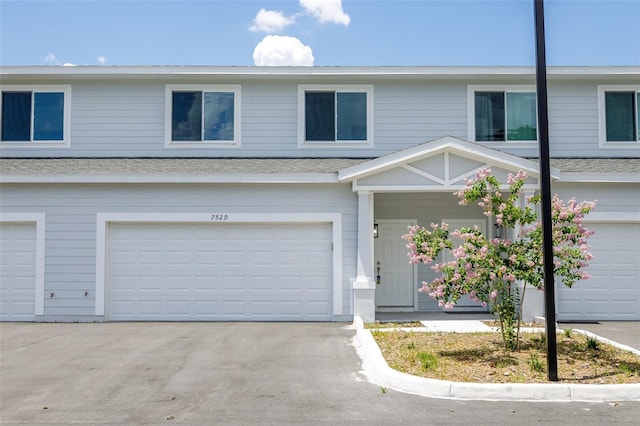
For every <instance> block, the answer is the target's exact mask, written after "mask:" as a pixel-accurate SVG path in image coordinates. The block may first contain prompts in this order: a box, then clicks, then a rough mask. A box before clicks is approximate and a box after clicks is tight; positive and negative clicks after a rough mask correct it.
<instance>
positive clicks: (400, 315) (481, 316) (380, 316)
mask: <svg viewBox="0 0 640 426" xmlns="http://www.w3.org/2000/svg"><path fill="white" fill-rule="evenodd" d="M490 319H493V316H492V315H491V314H490V313H489V312H376V322H383V323H384V322H413V321H447V320H449V321H458V320H478V321H484V320H490Z"/></svg>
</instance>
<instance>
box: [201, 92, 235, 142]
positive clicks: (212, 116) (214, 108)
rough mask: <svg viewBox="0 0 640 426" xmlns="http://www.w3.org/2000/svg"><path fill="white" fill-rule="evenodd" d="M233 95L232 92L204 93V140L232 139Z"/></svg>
mask: <svg viewBox="0 0 640 426" xmlns="http://www.w3.org/2000/svg"><path fill="white" fill-rule="evenodd" d="M233 97H234V94H233V93H232V92H223V93H217V92H208V93H205V94H204V139H205V140H208V141H232V140H233Z"/></svg>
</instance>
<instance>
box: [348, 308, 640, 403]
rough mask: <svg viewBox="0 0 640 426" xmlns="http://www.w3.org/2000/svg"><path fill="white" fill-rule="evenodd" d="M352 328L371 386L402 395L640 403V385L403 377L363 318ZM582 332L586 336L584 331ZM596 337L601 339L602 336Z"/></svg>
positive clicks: (354, 341) (355, 322) (490, 399)
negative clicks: (385, 357)
mask: <svg viewBox="0 0 640 426" xmlns="http://www.w3.org/2000/svg"><path fill="white" fill-rule="evenodd" d="M352 328H354V329H355V330H356V335H355V336H354V338H353V340H352V343H353V345H354V347H355V348H356V351H357V353H358V355H359V356H360V359H361V360H362V367H361V368H362V369H361V373H362V374H363V375H364V376H365V377H366V378H367V379H368V380H369V382H371V383H373V384H376V385H378V386H381V387H385V388H388V389H393V390H396V391H399V392H404V393H410V394H414V395H420V396H425V397H430V398H444V399H461V400H484V401H536V402H570V401H576V402H577V401H580V402H614V401H615V402H618V401H640V384H620V385H597V384H594V385H591V384H564V383H562V384H560V383H559V384H556V383H531V384H526V383H513V384H502V383H465V382H450V381H445V380H435V379H427V378H423V377H417V376H413V375H411V374H406V373H401V372H399V371H397V370H394V369H392V368H391V367H389V365H388V364H387V362H386V360H385V359H384V357H383V356H382V352H381V351H380V348H379V347H378V344H377V343H376V341H375V340H374V338H373V336H372V335H371V331H370V330H368V329H365V328H364V324H363V322H362V320H361V319H360V318H356V319H354V322H353V326H352ZM574 331H576V330H574ZM580 332H582V333H585V334H586V333H587V332H583V331H582V330H581V331H580ZM589 334H591V333H589ZM593 336H595V335H593ZM595 337H597V338H599V336H595ZM599 339H600V338H599ZM603 341H606V339H603ZM607 343H609V342H607ZM618 346H621V345H618ZM633 351H634V353H637V352H638V351H635V350H633Z"/></svg>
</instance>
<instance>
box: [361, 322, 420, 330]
mask: <svg viewBox="0 0 640 426" xmlns="http://www.w3.org/2000/svg"><path fill="white" fill-rule="evenodd" d="M413 327H424V325H422V323H421V322H420V321H413V322H401V323H397V322H373V323H369V324H365V325H364V328H371V329H376V328H413Z"/></svg>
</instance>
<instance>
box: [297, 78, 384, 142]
mask: <svg viewBox="0 0 640 426" xmlns="http://www.w3.org/2000/svg"><path fill="white" fill-rule="evenodd" d="M298 102H299V113H298V123H299V132H298V133H299V145H300V146H307V147H319V146H331V147H335V146H347V147H349V146H372V145H373V86H369V85H355V86H346V85H339V86H326V85H302V86H299V88H298Z"/></svg>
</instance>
